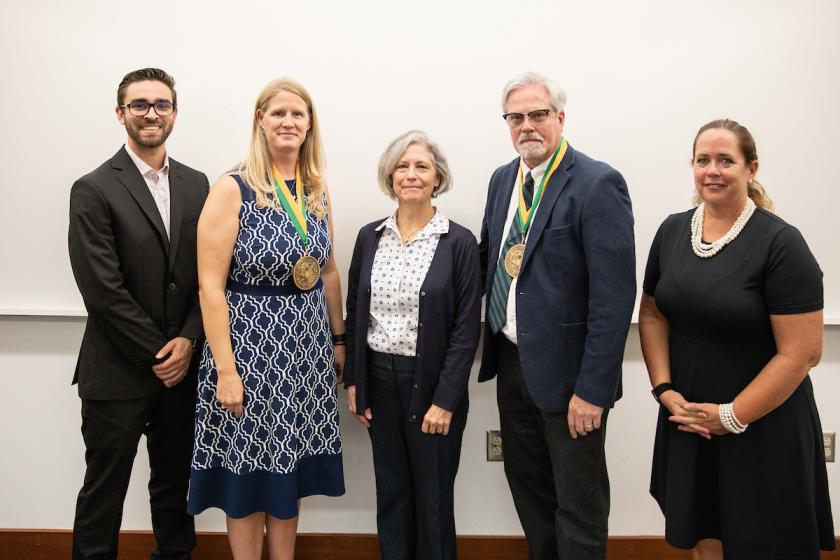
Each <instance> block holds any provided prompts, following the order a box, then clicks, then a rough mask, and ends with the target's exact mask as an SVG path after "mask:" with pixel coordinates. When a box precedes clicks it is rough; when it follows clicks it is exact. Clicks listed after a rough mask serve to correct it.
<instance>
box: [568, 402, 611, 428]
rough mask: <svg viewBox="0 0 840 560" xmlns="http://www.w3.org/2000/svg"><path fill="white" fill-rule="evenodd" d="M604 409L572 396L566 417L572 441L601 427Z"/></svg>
mask: <svg viewBox="0 0 840 560" xmlns="http://www.w3.org/2000/svg"><path fill="white" fill-rule="evenodd" d="M603 412H604V409H603V408H602V407H600V406H596V405H594V404H589V403H588V402H586V401H585V400H583V399H582V398H580V397H578V396H577V395H572V398H571V400H570V401H569V412H568V414H567V415H566V417H567V419H568V421H569V433H570V434H571V435H572V438H573V439H577V437H578V436H585V435H587V434H589V432H591V431H594V430H597V429H599V428H600V427H601V414H602V413H603Z"/></svg>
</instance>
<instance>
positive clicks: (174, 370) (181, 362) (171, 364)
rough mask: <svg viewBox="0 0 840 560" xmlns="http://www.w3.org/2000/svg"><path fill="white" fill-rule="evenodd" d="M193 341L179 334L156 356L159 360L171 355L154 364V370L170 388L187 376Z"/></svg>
mask: <svg viewBox="0 0 840 560" xmlns="http://www.w3.org/2000/svg"><path fill="white" fill-rule="evenodd" d="M192 355H193V349H192V341H191V340H190V339H189V338H184V337H183V336H177V337H175V338H173V339H172V340H170V341H169V342H167V343H166V344H164V346H163V348H161V349H160V351H159V352H158V353H157V355H156V356H155V358H157V359H158V360H160V359H162V358H164V357H166V356H169V357H168V358H166V359H165V360H164V361H162V362H161V363H159V364H157V365H155V366H152V371H153V372H155V375H156V376H157V377H158V379H160V380H161V381H163V384H164V385H165V386H166V387H167V388H169V387H174V386H175V385H177V384H178V383H180V382H181V381H182V380H183V379H184V377H186V376H187V371H189V368H190V360H192Z"/></svg>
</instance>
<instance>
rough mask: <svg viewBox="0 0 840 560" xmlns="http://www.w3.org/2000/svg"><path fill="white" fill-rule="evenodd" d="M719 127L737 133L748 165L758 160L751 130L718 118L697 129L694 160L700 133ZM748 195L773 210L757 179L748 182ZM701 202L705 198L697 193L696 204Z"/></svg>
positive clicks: (759, 205) (766, 208)
mask: <svg viewBox="0 0 840 560" xmlns="http://www.w3.org/2000/svg"><path fill="white" fill-rule="evenodd" d="M717 128H722V129H723V130H728V131H730V132H732V133H733V134H734V135H735V138H736V139H737V140H738V148H739V149H740V150H741V153H742V154H743V155H744V161H745V164H746V166H747V167H749V166H750V165H752V164H753V162H754V161H758V151H757V150H756V149H755V138H753V135H752V134H750V131H749V130H747V127H745V126H744V125H742V124H740V123H738V122H737V121H733V120H731V119H717V120H714V121H711V122H707V123H706V124H704V125H703V126H701V127H700V130H698V131H697V135H696V136H695V137H694V145H693V146H692V148H691V160H692V162H693V161H694V156H695V152H696V151H697V140H698V139H699V138H700V135H701V134H703V133H704V132H706V131H707V130H711V129H717ZM747 196H748V197H750V198H751V199H752V201H753V202H755V205H756V206H758V207H759V208H763V209H765V210H767V211H768V212H772V211H773V201H772V200H770V197H769V196H767V191H765V190H764V186H763V185H762V184H761V183H759V182H758V180H757V179H755V178H753V179H750V180H749V182H747ZM701 202H703V199H702V198H700V195H699V194H696V193H695V195H694V205H695V206H698V205H699V204H700V203H701Z"/></svg>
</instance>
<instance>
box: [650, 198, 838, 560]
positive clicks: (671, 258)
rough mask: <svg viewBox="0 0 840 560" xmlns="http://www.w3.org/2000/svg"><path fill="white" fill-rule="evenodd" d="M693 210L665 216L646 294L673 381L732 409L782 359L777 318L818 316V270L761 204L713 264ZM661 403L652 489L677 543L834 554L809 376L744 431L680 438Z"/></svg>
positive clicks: (728, 550)
mask: <svg viewBox="0 0 840 560" xmlns="http://www.w3.org/2000/svg"><path fill="white" fill-rule="evenodd" d="M693 212H694V211H693V210H691V211H688V212H683V213H681V214H675V215H673V216H671V217H669V218H668V219H667V220H665V222H664V223H663V224H662V226H661V227H660V229H659V231H658V232H657V234H656V238H655V239H654V242H653V246H652V247H651V251H650V257H649V258H648V264H647V270H646V272H645V282H644V291H645V293H647V294H648V295H650V296H653V297H654V298H655V300H656V305H657V307H658V308H659V310H660V311H661V312H662V314H663V315H664V316H665V317H666V318H667V319H668V323H669V325H670V337H669V341H668V344H669V351H670V363H671V383H672V384H673V385H674V388H675V389H676V390H677V391H679V392H680V393H682V395H683V396H684V397H685V398H686V399H687V400H689V401H693V402H708V403H726V402H731V401H732V400H733V399H734V398H735V396H736V395H738V393H740V392H741V391H742V390H743V389H744V387H746V386H747V385H748V384H749V383H750V382H751V381H752V380H753V379H754V378H755V377H756V375H758V373H759V372H760V371H761V370H762V368H763V367H764V366H765V365H766V364H767V362H768V361H770V359H771V358H772V357H773V356H774V355H775V354H776V343H775V339H774V337H773V330H772V327H771V324H770V315H771V314H772V315H786V314H796V313H808V312H811V311H816V310H819V309H822V307H823V287H822V272H821V271H820V268H819V265H818V264H817V261H816V260H815V259H814V256H813V255H812V254H811V251H810V250H809V249H808V246H807V244H806V243H805V240H804V239H803V238H802V235H801V234H800V233H799V231H798V230H797V229H796V228H794V227H792V226H790V225H788V224H787V223H785V222H784V221H783V220H782V219H781V218H779V217H777V216H775V215H773V214H770V213H769V212H767V211H765V210H762V209H756V211H755V213H754V214H753V215H752V217H751V218H750V220H749V221H748V222H747V224H746V226H745V227H744V229H743V230H742V231H741V233H740V235H738V237H737V238H736V239H735V240H734V241H732V242H731V243H730V244H729V245H727V246H726V247H725V248H724V249H723V250H722V251H721V252H720V253H718V254H717V255H715V256H714V257H712V258H709V259H701V258H700V257H697V256H696V255H695V254H694V253H693V251H692V249H691V240H690V222H691V216H692V214H693ZM669 415H670V414H669V413H668V411H667V409H666V408H665V407H664V406H660V412H659V421H658V425H657V429H656V443H655V446H654V453H653V471H652V475H651V487H650V489H651V494H652V495H653V496H654V498H656V500H657V502H659V506H660V508H661V509H662V512H663V513H664V514H665V538H666V540H667V541H668V542H669V543H671V544H672V545H674V546H676V547H679V548H691V547H693V546H694V545H695V543H696V542H697V540H698V539H702V538H717V539H721V540H722V541H723V552H724V556H725V557H726V560H759V559H760V560H770V559H773V560H819V558H820V552H819V551H820V549H822V550H833V549H834V527H833V520H832V514H831V503H830V500H829V495H828V479H827V474H826V467H825V461H824V459H823V448H822V428H821V426H820V418H819V414H818V413H817V406H816V403H815V401H814V389H813V386H812V384H811V379H810V377H809V376H805V379H804V380H803V381H802V383H801V384H800V385H799V387H797V389H796V390H795V391H794V392H793V394H792V395H791V396H790V397H788V398H787V400H785V402H783V403H782V404H781V405H780V406H779V407H777V408H775V409H774V410H772V411H771V412H769V413H768V414H767V415H766V416H764V417H762V418H760V419H758V420H756V421H755V422H753V423H752V424H750V426H749V428H748V429H747V431H746V432H744V433H742V434H738V435H735V434H727V435H724V436H720V437H717V436H713V437H712V439H711V440H705V439H703V438H701V437H700V436H698V435H697V434H693V433H687V432H681V431H678V430H677V426H676V424H674V423H673V422H670V421H669V420H668V416H669Z"/></svg>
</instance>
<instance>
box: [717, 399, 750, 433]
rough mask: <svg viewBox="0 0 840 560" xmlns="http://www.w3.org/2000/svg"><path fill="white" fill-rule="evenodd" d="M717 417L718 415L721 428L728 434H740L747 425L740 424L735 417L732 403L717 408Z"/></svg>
mask: <svg viewBox="0 0 840 560" xmlns="http://www.w3.org/2000/svg"><path fill="white" fill-rule="evenodd" d="M718 415H720V423H721V424H723V427H724V428H726V431H727V432H729V433H730V434H742V433H744V431H746V429H747V426H748V425H749V424H741V422H740V421H739V420H738V418H737V417H736V416H735V411H734V410H732V403H725V404H721V405H720V406H718Z"/></svg>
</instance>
